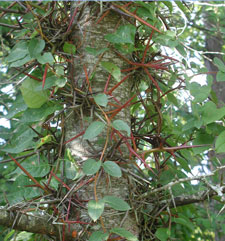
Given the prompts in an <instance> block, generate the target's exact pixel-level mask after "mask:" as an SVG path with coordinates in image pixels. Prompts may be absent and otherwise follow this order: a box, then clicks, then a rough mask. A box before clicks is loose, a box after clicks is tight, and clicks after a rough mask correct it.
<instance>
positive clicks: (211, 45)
mask: <svg viewBox="0 0 225 241" xmlns="http://www.w3.org/2000/svg"><path fill="white" fill-rule="evenodd" d="M205 15H206V18H205V22H204V23H205V26H206V27H207V28H208V29H210V28H212V27H215V24H214V23H212V22H211V21H210V20H209V15H208V14H207V13H205ZM219 27H220V26H218V25H217V28H218V32H217V33H215V35H212V34H209V33H206V32H205V36H206V40H205V48H206V51H207V52H217V53H220V52H222V46H223V45H224V41H223V39H222V36H221V33H220V29H219ZM207 57H208V59H205V66H206V67H207V69H208V71H209V72H213V73H211V75H212V77H213V84H212V90H213V92H214V93H215V95H216V98H217V100H218V107H222V106H224V103H225V82H218V81H217V80H216V73H217V71H218V68H217V66H216V65H215V64H214V63H213V59H214V58H215V57H217V58H219V59H220V60H221V61H223V58H222V55H221V54H216V53H213V54H208V55H207ZM208 156H209V159H210V161H209V163H210V164H209V165H210V169H211V171H213V170H214V167H213V164H212V163H214V161H213V159H215V157H216V158H218V159H219V160H223V159H224V158H225V155H224V154H216V153H215V151H213V150H212V151H210V152H209V154H208ZM220 173H221V175H223V173H222V172H220ZM211 204H212V210H213V211H215V207H214V206H215V205H216V201H214V200H212V202H211ZM216 210H217V209H216ZM215 240H216V241H222V240H224V238H223V237H220V230H215Z"/></svg>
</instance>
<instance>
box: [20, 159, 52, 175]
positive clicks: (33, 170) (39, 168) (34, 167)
mask: <svg viewBox="0 0 225 241" xmlns="http://www.w3.org/2000/svg"><path fill="white" fill-rule="evenodd" d="M22 166H23V168H24V169H26V170H27V171H28V172H29V173H30V174H31V175H32V176H33V177H44V176H46V175H47V174H48V173H49V171H50V166H49V164H48V163H45V162H40V163H34V162H32V163H26V162H24V163H23V164H22ZM22 174H23V175H25V176H26V174H25V173H22Z"/></svg>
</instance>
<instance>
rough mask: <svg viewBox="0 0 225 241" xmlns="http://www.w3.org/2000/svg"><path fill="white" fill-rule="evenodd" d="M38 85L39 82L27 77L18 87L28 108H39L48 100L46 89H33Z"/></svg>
mask: <svg viewBox="0 0 225 241" xmlns="http://www.w3.org/2000/svg"><path fill="white" fill-rule="evenodd" d="M38 85H39V83H38V82H37V81H36V80H33V79H29V78H28V79H25V80H24V81H23V84H22V86H21V87H20V90H21V92H22V95H23V99H24V101H25V103H26V104H27V106H28V107H30V108H40V107H41V106H42V105H43V104H44V103H45V102H46V101H47V100H48V96H47V92H46V91H44V90H41V91H35V88H36V87H37V86H38Z"/></svg>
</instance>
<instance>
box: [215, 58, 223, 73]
mask: <svg viewBox="0 0 225 241" xmlns="http://www.w3.org/2000/svg"><path fill="white" fill-rule="evenodd" d="M213 62H214V64H215V65H216V66H217V67H218V69H219V70H220V71H222V72H225V65H224V63H223V61H222V60H221V59H219V58H218V57H215V58H214V59H213Z"/></svg>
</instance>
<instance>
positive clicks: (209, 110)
mask: <svg viewBox="0 0 225 241" xmlns="http://www.w3.org/2000/svg"><path fill="white" fill-rule="evenodd" d="M202 109H203V114H202V118H203V121H204V123H205V124H209V123H212V122H214V121H216V120H220V119H221V118H222V117H224V115H225V106H224V107H222V108H220V109H218V108H217V106H216V105H215V104H214V103H213V102H212V101H209V102H207V103H205V105H204V106H203V108H202Z"/></svg>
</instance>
